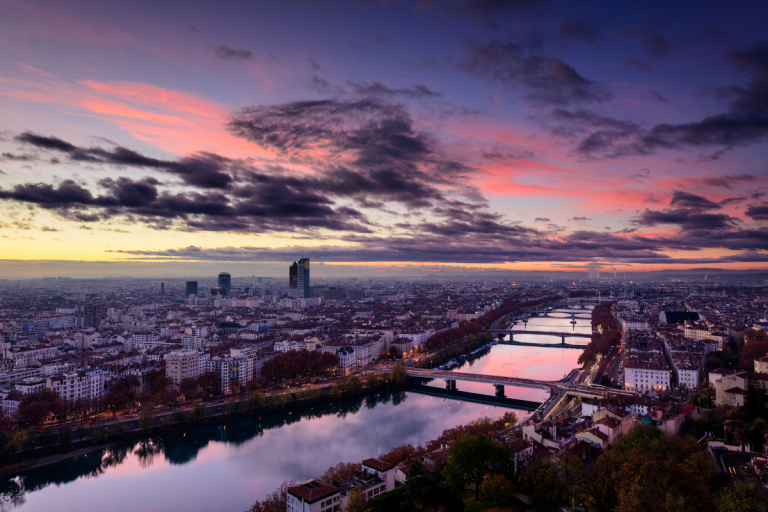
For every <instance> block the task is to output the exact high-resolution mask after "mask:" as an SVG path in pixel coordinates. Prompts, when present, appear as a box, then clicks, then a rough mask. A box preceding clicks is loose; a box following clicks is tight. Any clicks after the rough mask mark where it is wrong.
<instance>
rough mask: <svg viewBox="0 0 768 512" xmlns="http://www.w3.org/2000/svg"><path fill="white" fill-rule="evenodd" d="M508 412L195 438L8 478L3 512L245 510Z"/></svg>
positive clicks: (386, 404)
mask: <svg viewBox="0 0 768 512" xmlns="http://www.w3.org/2000/svg"><path fill="white" fill-rule="evenodd" d="M507 410H508V409H502V408H495V407H493V406H490V407H489V406H486V405H481V404H472V403H466V402H456V401H453V400H449V401H445V400H443V399H440V398H435V397H429V396H426V395H423V394H419V393H415V392H412V391H410V392H407V393H406V392H404V391H398V392H391V391H382V392H379V393H374V394H371V395H367V396H364V397H360V398H356V399H348V400H343V401H339V402H336V403H333V404H323V405H318V406H314V407H305V408H302V409H297V410H293V411H290V412H285V413H274V414H270V415H263V416H262V417H258V416H257V417H252V418H248V419H242V420H236V421H231V422H227V423H225V424H221V425H211V426H205V427H199V428H190V429H189V430H187V431H186V432H179V433H174V434H167V435H161V436H157V437H155V438H152V439H146V440H141V441H133V442H124V443H120V444H118V445H115V446H112V447H109V448H106V449H103V450H99V451H94V452H91V453H89V454H87V455H81V456H77V457H72V458H69V459H66V460H63V461H60V462H57V463H55V464H51V465H48V466H43V467H41V468H38V469H32V470H28V471H25V472H23V473H21V474H19V475H16V476H14V477H6V478H4V479H2V480H1V481H0V510H3V511H10V510H19V511H23V512H27V511H36V510H41V511H42V510H54V509H55V510H57V512H67V511H73V512H74V511H78V512H88V511H91V510H93V511H96V510H98V511H104V510H109V511H122V510H125V511H135V510H142V511H161V510H176V509H181V510H185V511H188V512H195V511H203V510H206V511H207V510H234V511H238V510H245V509H247V508H248V507H249V506H250V505H251V504H252V503H253V501H254V500H256V499H261V498H263V497H264V496H265V495H266V494H267V493H268V492H271V491H272V490H273V489H274V488H276V487H277V486H278V485H279V484H280V483H282V482H283V481H284V480H287V479H296V480H302V479H306V478H310V477H314V476H321V475H322V473H323V472H324V471H325V470H326V469H327V468H328V467H329V466H330V465H332V464H336V463H337V462H341V461H356V460H361V459H363V458H367V457H371V456H377V455H378V454H379V453H382V452H386V451H389V450H390V449H391V448H392V447H394V446H397V445H399V444H404V443H411V444H418V443H423V442H426V441H427V440H429V439H433V438H435V437H437V436H438V435H439V434H440V433H441V432H442V431H443V430H444V429H446V428H450V427H452V426H455V425H457V424H461V423H466V422H468V421H471V420H472V419H475V418H477V417H480V416H485V415H488V416H491V417H493V418H496V417H499V416H501V414H503V413H504V412H506V411H507ZM518 413H519V416H520V417H524V416H527V413H524V412H519V411H518ZM52 484H53V485H52Z"/></svg>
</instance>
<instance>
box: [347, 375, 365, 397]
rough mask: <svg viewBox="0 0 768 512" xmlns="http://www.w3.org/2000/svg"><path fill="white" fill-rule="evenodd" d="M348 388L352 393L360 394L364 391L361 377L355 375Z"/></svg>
mask: <svg viewBox="0 0 768 512" xmlns="http://www.w3.org/2000/svg"><path fill="white" fill-rule="evenodd" d="M347 388H348V389H349V391H350V393H360V392H361V391H363V383H362V381H361V380H360V377H358V376H357V375H353V376H352V377H351V378H350V379H349V382H348V383H347Z"/></svg>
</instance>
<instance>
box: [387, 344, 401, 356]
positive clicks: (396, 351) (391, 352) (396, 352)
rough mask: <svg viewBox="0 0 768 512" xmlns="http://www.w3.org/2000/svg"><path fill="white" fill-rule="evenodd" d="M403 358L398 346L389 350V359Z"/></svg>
mask: <svg viewBox="0 0 768 512" xmlns="http://www.w3.org/2000/svg"><path fill="white" fill-rule="evenodd" d="M401 356H402V354H401V353H400V349H399V348H397V347H396V346H394V345H392V346H390V347H389V348H388V349H387V357H388V358H389V359H400V357H401Z"/></svg>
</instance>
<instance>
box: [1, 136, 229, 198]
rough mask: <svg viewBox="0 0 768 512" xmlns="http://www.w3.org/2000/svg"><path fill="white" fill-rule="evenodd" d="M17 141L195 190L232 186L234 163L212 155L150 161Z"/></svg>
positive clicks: (38, 140)
mask: <svg viewBox="0 0 768 512" xmlns="http://www.w3.org/2000/svg"><path fill="white" fill-rule="evenodd" d="M16 140H17V141H19V142H22V143H25V144H28V145H31V146H34V147H37V148H40V149H47V150H52V151H59V152H62V153H65V154H66V155H68V156H69V158H70V159H71V160H72V161H75V162H90V163H100V164H109V165H117V166H129V167H140V168H145V169H157V170H160V171H164V172H168V173H171V174H174V175H176V176H178V177H179V178H180V179H181V180H182V181H184V182H185V183H186V184H187V185H192V186H195V187H201V188H212V189H217V188H218V189H225V188H228V187H229V186H230V185H231V183H232V182H233V178H232V175H231V174H230V173H231V172H232V169H230V167H231V166H232V165H234V162H233V161H232V160H230V159H227V158H224V157H221V156H218V155H215V154H212V153H196V154H194V155H191V156H188V157H184V158H181V159H179V160H175V161H172V160H159V159H156V158H151V157H147V156H144V155H141V154H139V153H137V152H136V151H133V150H131V149H127V148H124V147H120V146H116V147H114V148H112V149H103V148H100V147H90V148H86V147H80V146H75V145H74V144H71V143H69V142H66V141H64V140H61V139H59V138H57V137H46V136H42V135H37V134H34V133H30V132H26V133H22V134H20V135H18V136H17V137H16Z"/></svg>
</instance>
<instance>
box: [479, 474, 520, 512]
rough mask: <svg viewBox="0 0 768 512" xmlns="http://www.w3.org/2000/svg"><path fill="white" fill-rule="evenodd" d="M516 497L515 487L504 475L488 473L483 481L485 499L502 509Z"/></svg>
mask: <svg viewBox="0 0 768 512" xmlns="http://www.w3.org/2000/svg"><path fill="white" fill-rule="evenodd" d="M514 499H515V487H514V485H513V484H512V482H510V481H509V480H507V479H506V478H505V477H504V475H493V474H492V475H486V477H485V480H484V481H483V501H484V502H486V503H487V504H488V505H489V506H491V507H496V510H500V509H501V507H506V506H507V505H509V504H510V503H512V502H513V501H514Z"/></svg>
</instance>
